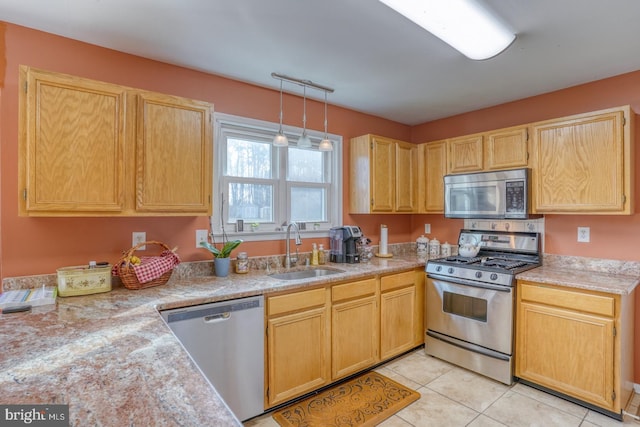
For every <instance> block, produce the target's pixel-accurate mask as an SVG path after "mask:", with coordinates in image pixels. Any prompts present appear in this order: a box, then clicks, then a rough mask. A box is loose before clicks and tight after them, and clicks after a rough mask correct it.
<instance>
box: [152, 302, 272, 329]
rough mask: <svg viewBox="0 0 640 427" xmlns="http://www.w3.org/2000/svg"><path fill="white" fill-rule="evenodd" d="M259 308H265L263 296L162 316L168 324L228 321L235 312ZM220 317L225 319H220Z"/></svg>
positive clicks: (174, 310)
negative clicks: (202, 319) (187, 321)
mask: <svg viewBox="0 0 640 427" xmlns="http://www.w3.org/2000/svg"><path fill="white" fill-rule="evenodd" d="M259 307H264V297H262V296H258V297H248V298H242V299H234V300H227V301H220V302H214V303H210V304H206V305H203V306H191V307H185V308H179V309H172V310H168V311H165V312H163V313H162V315H163V318H165V320H166V322H167V323H173V322H180V321H183V320H189V319H197V318H204V319H205V322H206V321H208V320H211V321H217V320H226V319H228V318H229V317H230V316H231V313H233V312H234V311H244V310H250V309H254V308H259ZM219 317H222V318H223V319H219Z"/></svg>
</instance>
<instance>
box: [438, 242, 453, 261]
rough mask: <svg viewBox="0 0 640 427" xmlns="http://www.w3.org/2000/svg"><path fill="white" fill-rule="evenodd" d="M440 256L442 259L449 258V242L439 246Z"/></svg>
mask: <svg viewBox="0 0 640 427" xmlns="http://www.w3.org/2000/svg"><path fill="white" fill-rule="evenodd" d="M440 255H442V256H443V257H445V256H451V245H450V244H449V242H444V243H443V244H442V246H440Z"/></svg>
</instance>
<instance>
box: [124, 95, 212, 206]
mask: <svg viewBox="0 0 640 427" xmlns="http://www.w3.org/2000/svg"><path fill="white" fill-rule="evenodd" d="M211 113H212V111H211V104H208V103H206V102H199V101H193V100H189V99H184V98H178V97H174V96H168V95H162V94H156V93H148V92H145V93H142V94H139V95H138V117H137V145H136V165H137V167H136V210H137V211H141V212H173V213H176V214H200V215H210V214H211V200H210V198H211V173H212V171H211V148H212V144H213V140H212V132H211Z"/></svg>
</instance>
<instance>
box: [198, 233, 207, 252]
mask: <svg viewBox="0 0 640 427" xmlns="http://www.w3.org/2000/svg"><path fill="white" fill-rule="evenodd" d="M208 237H209V230H196V248H198V249H202V246H200V243H201V242H206V241H207V239H208Z"/></svg>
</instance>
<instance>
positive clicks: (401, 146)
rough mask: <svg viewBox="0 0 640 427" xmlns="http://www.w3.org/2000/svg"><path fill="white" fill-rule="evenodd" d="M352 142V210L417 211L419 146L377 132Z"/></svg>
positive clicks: (354, 139)
mask: <svg viewBox="0 0 640 427" xmlns="http://www.w3.org/2000/svg"><path fill="white" fill-rule="evenodd" d="M349 144H350V153H351V156H350V170H349V171H350V178H351V191H350V194H349V195H350V201H349V203H350V213H356V214H362V213H405V212H406V213H413V212H417V185H416V184H417V182H416V175H417V164H418V163H417V160H418V155H417V153H418V147H417V146H416V145H415V144H410V143H408V142H403V141H398V140H394V139H391V138H385V137H381V136H376V135H363V136H359V137H356V138H352V139H351V141H350V143H349Z"/></svg>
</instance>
